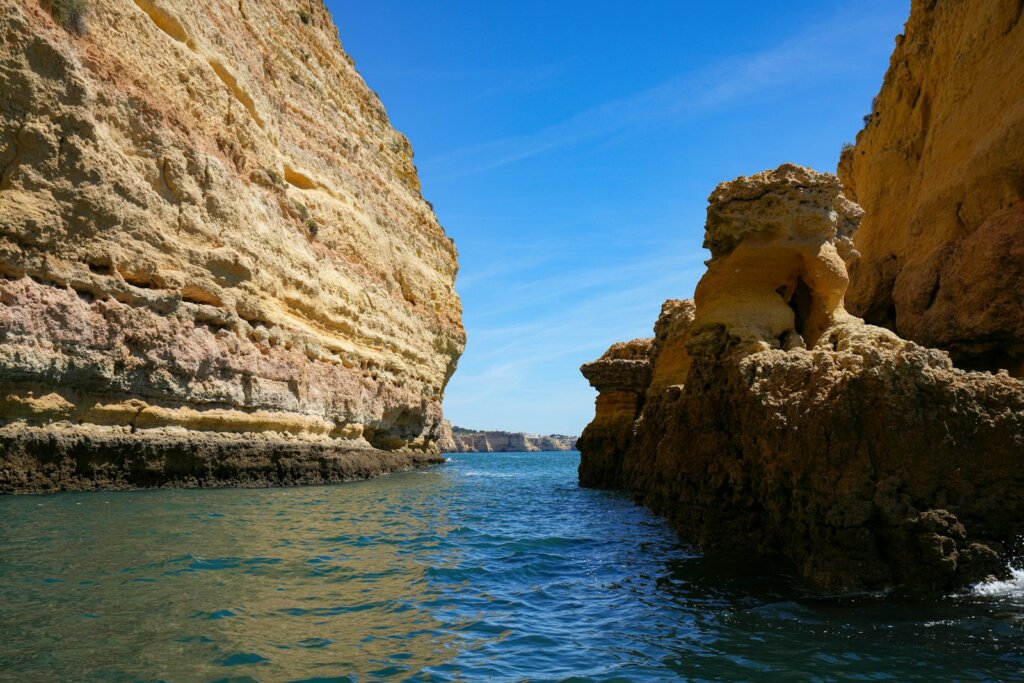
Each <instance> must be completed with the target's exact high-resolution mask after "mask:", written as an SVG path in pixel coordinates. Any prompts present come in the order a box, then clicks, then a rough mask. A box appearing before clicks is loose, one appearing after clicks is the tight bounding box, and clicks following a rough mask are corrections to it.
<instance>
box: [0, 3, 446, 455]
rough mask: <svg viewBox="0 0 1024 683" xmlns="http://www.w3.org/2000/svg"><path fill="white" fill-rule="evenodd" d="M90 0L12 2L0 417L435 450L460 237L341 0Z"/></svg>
mask: <svg viewBox="0 0 1024 683" xmlns="http://www.w3.org/2000/svg"><path fill="white" fill-rule="evenodd" d="M88 6H89V11H88V14H87V15H86V16H85V19H84V32H81V33H80V32H78V31H77V30H75V29H76V28H81V26H74V25H71V26H61V25H59V24H58V23H57V21H55V18H54V16H53V15H51V13H50V11H49V7H50V4H49V3H40V2H38V1H37V0H26V1H24V2H5V3H3V4H2V6H0V36H2V38H3V40H2V42H0V63H2V64H3V68H2V69H0V91H2V92H3V93H4V101H3V104H2V108H0V274H2V276H3V279H2V280H0V418H2V419H3V421H4V422H5V423H6V426H5V427H3V429H4V430H6V432H7V435H6V437H5V438H9V439H14V440H15V441H16V438H15V437H14V436H12V435H11V432H12V430H17V429H19V428H25V429H28V428H36V427H38V428H42V429H47V430H71V431H75V430H78V431H80V432H83V433H84V432H88V434H89V435H90V437H89V438H91V439H93V440H94V441H95V442H97V443H99V441H102V440H103V439H105V438H107V437H108V436H112V435H118V438H120V436H119V435H120V434H122V433H128V434H134V433H136V432H139V433H141V432H149V433H150V436H152V435H153V434H155V433H156V432H154V430H157V431H161V433H166V435H167V436H168V437H169V439H170V442H173V441H174V436H175V435H179V436H180V437H181V439H190V440H195V439H197V438H201V437H203V435H208V436H209V438H220V437H221V436H223V435H232V434H249V435H262V437H261V438H263V437H265V438H267V439H271V440H273V439H278V438H282V439H285V440H286V441H289V442H290V443H295V444H298V443H305V442H316V443H318V444H321V445H323V444H324V443H326V444H327V445H328V446H329V447H332V445H333V446H337V447H339V448H341V447H344V448H369V447H371V446H372V447H377V448H381V449H389V450H403V451H419V452H425V453H436V452H437V446H436V443H435V438H436V435H437V430H438V429H439V426H440V421H441V399H442V396H443V391H444V388H445V385H446V383H447V381H448V379H449V378H450V377H451V374H452V372H453V371H454V369H455V365H456V362H457V359H458V357H459V355H460V353H461V351H462V349H463V346H464V332H463V328H462V324H461V307H460V303H459V299H458V297H457V295H456V294H455V291H454V279H455V274H456V270H457V263H456V251H455V247H454V245H453V244H452V242H451V240H450V239H449V238H448V237H447V236H446V235H445V233H444V231H443V230H442V228H441V226H440V225H438V223H437V220H436V218H435V217H434V214H433V212H432V210H431V207H430V205H429V204H428V203H427V202H426V201H425V200H424V199H423V197H422V196H421V194H420V186H419V181H418V179H417V175H416V169H415V167H414V166H413V163H412V150H411V147H410V145H409V143H408V141H407V140H406V139H405V138H404V137H403V136H402V135H401V134H400V133H398V132H397V131H395V130H394V129H393V128H391V126H390V125H389V122H388V119H387V116H386V114H385V112H384V109H383V107H382V106H381V103H380V101H379V100H378V98H377V97H376V95H375V94H374V93H373V92H372V91H371V90H370V89H369V88H368V87H367V86H366V84H365V83H364V82H363V80H362V78H361V77H360V76H359V74H358V73H357V72H356V70H355V68H354V65H353V63H352V60H351V59H350V58H349V57H348V56H347V55H346V54H345V53H344V52H343V50H342V48H341V45H340V43H339V41H338V37H337V30H336V28H335V26H334V24H333V22H332V21H331V17H330V15H329V14H328V13H327V11H326V9H324V7H323V6H322V5H321V4H320V3H306V2H301V3H300V2H290V1H284V0H280V1H276V2H269V3H268V2H252V1H251V0H242V1H241V2H230V3H227V2H219V1H213V0H209V1H200V2H191V1H189V2H185V1H184V0H136V1H132V0H90V2H89V3H88ZM218 435H220V436H218ZM33 438H34V437H33ZM319 447H320V446H318V448H319ZM296 448H298V446H296Z"/></svg>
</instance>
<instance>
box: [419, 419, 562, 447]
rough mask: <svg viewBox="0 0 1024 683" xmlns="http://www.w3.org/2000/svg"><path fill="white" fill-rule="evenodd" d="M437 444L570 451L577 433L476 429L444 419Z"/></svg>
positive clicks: (442, 445)
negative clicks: (528, 432)
mask: <svg viewBox="0 0 1024 683" xmlns="http://www.w3.org/2000/svg"><path fill="white" fill-rule="evenodd" d="M438 445H439V446H440V447H441V452H442V453H532V452H535V451H571V450H574V449H575V448H576V437H575V436H567V435H565V434H545V435H536V434H527V433H525V432H504V431H498V430H492V431H477V430H473V429H464V428H462V427H453V426H452V425H451V424H450V423H449V422H448V421H447V420H445V421H444V423H443V425H442V427H441V435H440V437H439V438H438Z"/></svg>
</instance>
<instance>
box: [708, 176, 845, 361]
mask: <svg viewBox="0 0 1024 683" xmlns="http://www.w3.org/2000/svg"><path fill="white" fill-rule="evenodd" d="M708 202H709V206H708V220H707V231H706V233H705V241H704V246H705V247H707V248H708V249H710V250H711V256H712V258H711V260H710V261H708V270H707V272H706V273H705V274H704V277H702V278H701V280H700V283H699V284H698V285H697V289H696V291H695V293H694V303H695V306H696V317H695V320H694V330H695V333H696V334H699V333H700V331H701V330H702V329H705V328H709V327H715V326H721V327H724V328H726V329H727V330H728V332H729V334H730V335H731V336H733V337H735V338H737V339H739V340H741V341H742V342H743V343H746V344H751V345H753V347H754V348H756V350H760V349H768V348H791V347H793V346H805V347H807V348H810V347H812V346H814V344H816V343H817V341H818V339H819V338H820V337H821V335H822V334H823V333H824V331H825V330H827V329H828V328H829V327H830V326H832V324H833V323H835V322H836V321H837V320H841V319H843V318H844V317H845V316H846V315H847V314H846V311H845V309H844V308H843V295H844V294H845V292H846V287H847V284H848V282H849V280H848V277H847V274H846V265H845V261H847V260H853V259H854V258H855V257H856V253H855V252H854V251H853V249H852V246H851V242H850V235H851V234H852V233H853V232H854V231H855V230H856V229H857V224H858V222H859V221H860V217H861V214H862V212H861V210H860V208H859V207H858V206H857V205H856V204H854V203H852V202H850V201H848V200H847V199H846V198H845V197H844V196H843V194H842V193H841V191H840V186H839V180H838V179H837V178H836V177H835V176H833V175H830V174H827V173H816V172H815V171H812V170H810V169H806V168H802V167H800V166H795V165H793V164H783V165H782V166H780V167H779V168H777V169H775V170H772V171H764V172H762V173H758V174H756V175H753V176H750V177H740V178H737V179H736V180H733V181H730V182H727V183H722V184H720V185H719V186H718V187H717V188H716V189H715V191H714V192H713V193H712V194H711V197H709V199H708Z"/></svg>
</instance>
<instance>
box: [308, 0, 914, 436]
mask: <svg viewBox="0 0 1024 683" xmlns="http://www.w3.org/2000/svg"><path fill="white" fill-rule="evenodd" d="M327 5H328V7H329V8H330V9H331V11H332V13H333V14H334V18H335V21H336V22H337V24H338V26H339V31H340V33H341V39H342V42H343V44H344V46H345V48H346V50H347V51H348V53H349V54H350V55H351V56H352V57H353V58H354V59H355V60H356V66H357V68H358V69H359V71H360V73H361V74H362V75H363V77H364V78H365V79H366V81H367V83H368V84H369V85H370V87H371V88H373V89H374V90H376V91H377V93H378V94H379V95H380V97H381V99H382V100H383V102H384V106H385V107H386V108H387V110H388V114H389V115H390V117H391V121H392V124H393V125H394V126H395V127H396V128H398V129H399V130H401V131H402V132H403V133H405V134H406V135H407V136H408V137H409V139H410V140H411V141H412V145H413V148H414V150H415V152H416V164H417V166H418V168H419V172H420V179H421V181H422V184H423V194H424V196H425V197H426V198H427V199H429V200H430V201H431V202H432V203H433V205H434V208H435V210H436V212H437V216H438V218H439V219H440V221H441V224H442V225H444V227H445V229H446V230H447V232H448V234H449V235H451V236H452V237H453V238H454V239H455V244H456V245H457V247H458V249H459V262H460V273H459V277H458V281H457V282H456V289H457V290H458V292H459V294H460V295H461V296H462V301H463V307H464V323H465V326H466V332H467V334H468V336H469V341H468V344H467V347H466V353H465V355H464V356H463V357H462V360H461V361H460V363H459V369H458V371H457V372H456V374H455V377H454V379H453V380H452V381H451V384H449V386H448V391H447V395H446V398H445V404H444V405H445V413H446V415H447V416H448V417H449V418H450V419H451V420H452V421H453V422H454V423H455V424H457V425H461V426H465V427H475V428H488V429H508V430H514V431H528V432H538V433H550V432H561V433H574V434H575V433H579V431H580V430H581V429H582V428H583V426H584V425H585V424H586V423H587V422H588V421H589V420H590V418H591V417H592V416H593V411H594V403H593V401H594V395H595V394H594V392H593V390H592V389H591V388H590V387H589V386H588V385H587V383H586V381H585V380H584V379H583V377H582V376H581V375H580V374H579V371H578V368H579V365H580V364H581V363H584V362H586V361H589V360H592V359H594V358H596V357H597V356H599V355H600V354H601V353H603V352H604V350H605V349H606V348H607V347H608V346H609V345H610V344H612V343H613V342H616V341H621V340H625V339H632V338H635V337H646V336H651V334H652V333H651V327H652V325H653V324H654V321H655V319H656V318H657V315H658V311H659V309H660V307H661V303H662V301H664V300H665V299H667V298H688V297H690V296H692V294H693V288H694V285H695V284H696V282H697V280H698V279H699V278H700V275H701V274H702V273H703V270H704V265H703V261H704V259H706V258H708V254H707V252H705V251H704V250H703V249H701V241H702V239H703V225H704V215H705V207H706V200H707V196H708V195H709V194H710V193H711V191H712V190H713V189H714V187H715V185H716V184H717V183H719V182H721V181H724V180H729V179H732V178H734V177H736V176H738V175H748V174H750V173H756V172H758V171H761V170H764V169H766V168H774V167H775V166H777V165H779V164H780V163H782V162H786V161H791V162H795V163H799V164H803V165H807V166H811V167H814V168H816V169H818V170H823V171H834V169H835V164H836V161H837V159H838V156H839V150H840V148H841V146H842V144H843V142H845V141H852V140H853V139H854V137H855V135H856V133H857V131H858V130H859V129H860V127H861V118H862V117H863V116H864V115H865V114H867V113H868V111H869V109H870V106H871V105H870V103H871V99H872V97H873V96H874V95H875V94H876V93H877V91H878V89H879V87H880V86H881V83H882V76H883V74H884V72H885V69H886V67H887V65H888V60H889V54H890V53H891V52H892V48H893V45H894V38H895V36H896V35H897V34H898V33H900V32H901V31H902V27H903V22H904V21H905V20H906V18H907V15H908V14H909V11H910V4H909V0H856V1H854V0H815V1H814V2H786V3H766V2H763V1H761V2H751V1H748V0H736V1H734V2H719V3H711V2H702V3H689V2H683V1H682V0H676V1H674V2H673V1H668V0H666V1H654V0H650V1H646V2H644V1H641V2H628V3H625V2H609V1H606V0H591V1H589V2H582V1H562V2H554V1H552V0H547V1H545V2H538V1H534V0H518V1H517V2H490V1H485V0H475V1H468V0H444V1H443V2H442V1H441V0H437V1H434V2H428V1H426V0H346V1H345V2H341V1H337V0H328V2H327Z"/></svg>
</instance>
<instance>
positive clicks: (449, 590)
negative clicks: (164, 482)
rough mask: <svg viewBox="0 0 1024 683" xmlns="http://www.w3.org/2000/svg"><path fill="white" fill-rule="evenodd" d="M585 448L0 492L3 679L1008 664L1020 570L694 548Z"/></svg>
mask: <svg viewBox="0 0 1024 683" xmlns="http://www.w3.org/2000/svg"><path fill="white" fill-rule="evenodd" d="M578 462H579V456H578V454H575V453H573V454H565V453H535V454H530V453H522V454H501V455H475V454H474V455H470V454H466V455H456V456H453V457H452V458H451V460H450V461H449V462H448V463H447V464H445V465H442V466H439V467H435V468H432V469H429V470H422V471H417V472H409V473H403V474H395V475H390V476H385V477H381V478H379V479H376V480H372V481H367V482H359V483H353V484H344V485H340V486H323V487H307V488H288V489H264V490H237V489H236V490H205V491H203V490H199V491H175V490H162V491H137V492H119V493H107V492H98V493H87V494H61V495H52V496H26V497H7V498H2V499H0V515H2V516H3V525H2V528H0V680H11V681H35V680H38V681H57V680H68V681H72V680H73V681H232V682H241V681H318V682H321V683H326V682H328V681H339V682H340V681H381V680H402V681H405V680H409V681H451V680H488V681H519V680H531V681H662V680H677V679H684V680H765V681H768V680H772V681H776V680H813V681H845V680H862V681H867V680H891V681H908V680H922V681H936V680H979V681H981V680H1022V679H1024V574H1021V575H1018V576H1015V577H1014V579H1013V580H1011V581H1005V582H999V583H993V584H984V585H980V586H978V587H976V588H975V590H974V591H972V592H970V593H968V594H964V595H960V596H952V597H949V598H947V599H945V600H942V601H937V602H933V603H925V604H921V603H910V602H904V601H900V600H897V599H893V598H890V597H886V596H871V595H862V596H838V597H821V596H813V595H809V594H807V593H804V592H802V591H801V590H800V589H799V588H798V587H797V586H796V585H795V583H794V582H793V581H792V579H791V578H790V577H789V576H788V575H787V574H786V573H784V572H783V571H781V570H779V569H777V568H772V567H766V566H764V563H763V562H762V563H757V562H755V563H745V562H742V561H739V560H735V559H733V560H728V561H727V560H725V559H723V558H716V559H711V558H705V557H701V556H700V555H699V554H697V553H695V552H693V551H692V550H691V549H689V548H687V547H686V546H684V545H682V544H680V543H679V542H678V541H677V540H676V538H675V536H674V535H673V533H672V532H671V531H670V530H669V529H668V528H667V527H666V526H665V524H664V523H663V522H662V521H661V520H660V519H658V518H656V517H654V516H652V515H650V514H649V513H648V512H646V511H645V510H644V509H643V508H640V507H637V506H635V505H633V504H632V503H631V502H630V501H629V500H628V499H627V498H625V497H623V496H621V495H618V494H613V493H608V492H602V491H592V490H585V489H580V488H579V487H578V486H577V485H576V466H577V464H578Z"/></svg>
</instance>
